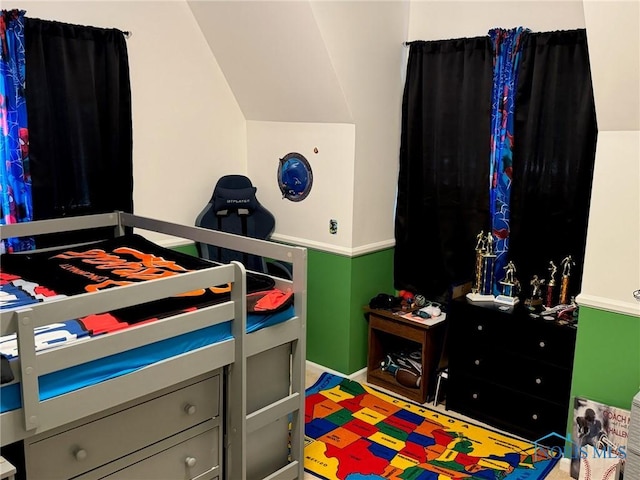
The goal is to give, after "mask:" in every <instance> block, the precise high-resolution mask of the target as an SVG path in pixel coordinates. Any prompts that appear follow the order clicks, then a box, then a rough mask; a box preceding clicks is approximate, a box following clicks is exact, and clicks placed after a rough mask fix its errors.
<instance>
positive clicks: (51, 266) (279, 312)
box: [0, 234, 294, 412]
mask: <svg viewBox="0 0 640 480" xmlns="http://www.w3.org/2000/svg"><path fill="white" fill-rule="evenodd" d="M0 264H1V265H2V271H0V310H3V311H6V310H13V309H16V308H19V307H22V306H25V305H29V304H35V303H40V302H46V301H49V300H52V299H60V298H62V297H68V296H71V295H74V294H78V293H86V292H91V291H98V290H102V289H105V288H113V287H115V286H121V285H126V284H131V283H137V282H140V281H145V280H152V279H156V278H166V277H167V276H172V275H179V274H181V273H184V272H190V271H194V270H199V269H204V268H211V267H213V266H214V265H213V264H212V263H211V262H209V261H206V260H202V259H199V258H196V257H192V256H189V255H185V254H182V253H179V252H175V251H173V250H169V249H166V248H163V247H160V246H158V245H156V244H154V243H152V242H149V241H148V240H146V239H144V238H143V237H141V236H139V235H135V234H129V235H125V236H123V237H118V238H116V239H112V240H106V241H102V242H95V243H92V244H89V245H85V246H80V247H71V248H64V249H60V250H55V251H48V252H40V253H27V254H14V255H2V257H1V258H0ZM246 280H247V281H246V287H247V293H248V294H253V295H256V294H257V295H259V294H260V293H259V292H272V293H273V286H274V281H273V279H272V278H271V277H268V276H266V275H261V274H254V273H252V272H247V279H246ZM229 298H230V286H227V285H219V286H212V287H211V288H209V289H202V291H198V292H188V294H181V295H176V296H173V297H170V298H165V299H161V300H157V301H154V302H149V303H145V304H142V305H136V306H133V307H128V308H121V309H117V310H113V311H111V312H104V313H101V314H96V315H90V316H88V317H83V318H78V319H69V320H68V321H65V322H61V323H59V324H55V325H47V326H44V327H41V328H39V329H37V330H36V339H35V342H36V351H42V350H45V349H48V348H53V347H57V346H60V345H62V344H68V343H71V342H78V341H85V340H87V339H89V338H91V337H93V336H96V335H104V334H108V333H110V332H113V331H118V330H122V329H126V328H128V327H130V326H132V325H140V324H141V323H145V322H151V321H154V320H156V319H158V318H165V317H168V316H170V315H173V314H176V313H181V312H184V311H188V310H192V309H197V308H201V307H204V306H208V305H213V304H216V303H220V302H224V301H227V300H228V299H229ZM270 298H273V296H271V297H270ZM282 298H284V299H286V300H287V302H286V303H285V304H282V305H280V306H279V307H278V308H270V309H268V310H267V311H260V312H255V313H251V311H250V312H249V313H248V314H247V333H252V332H255V331H257V330H259V329H261V328H265V327H268V326H271V325H275V324H277V323H280V322H284V321H286V320H288V319H290V318H292V317H293V316H294V310H293V306H292V297H291V296H290V295H283V296H282ZM253 303H254V304H255V302H253ZM230 338H232V335H231V322H225V323H221V324H217V325H214V326H211V327H206V328H203V329H200V330H196V331H193V332H189V333H186V334H183V335H179V336H176V337H172V338H169V339H166V340H162V341H159V342H155V343H151V344H148V345H144V346H142V347H139V348H136V349H133V350H128V351H124V352H119V353H117V354H114V355H111V356H108V357H104V358H101V359H97V360H94V361H91V362H88V363H84V364H81V365H75V366H73V367H70V368H67V369H64V370H61V371H58V372H52V373H50V374H47V375H43V376H41V377H39V379H38V381H39V391H40V400H41V401H42V400H47V399H49V398H53V397H55V396H58V395H62V394H64V393H68V392H72V391H74V390H78V389H80V388H83V387H86V386H89V385H93V384H96V383H99V382H103V381H105V380H109V379H112V378H115V377H118V376H120V375H125V374H127V373H130V372H133V371H135V370H138V369H141V368H144V367H145V366H148V365H151V364H153V363H156V362H160V361H163V360H166V359H168V358H171V357H173V356H176V355H180V354H184V353H186V352H189V351H193V350H195V349H199V348H203V347H206V346H208V345H212V344H214V343H217V342H222V341H224V340H228V339H230ZM0 352H1V353H2V355H3V357H5V359H8V360H9V365H11V363H12V361H13V360H14V359H15V358H16V357H17V353H18V352H17V342H16V338H15V335H10V336H8V337H2V338H0ZM20 402H21V395H20V385H19V384H18V383H9V384H6V385H3V386H2V389H1V390H0V412H6V411H10V410H14V409H17V408H20V406H21V403H20Z"/></svg>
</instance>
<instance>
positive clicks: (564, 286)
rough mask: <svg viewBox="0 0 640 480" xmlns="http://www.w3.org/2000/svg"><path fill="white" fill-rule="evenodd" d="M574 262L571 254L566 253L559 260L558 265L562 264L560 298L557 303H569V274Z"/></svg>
mask: <svg viewBox="0 0 640 480" xmlns="http://www.w3.org/2000/svg"><path fill="white" fill-rule="evenodd" d="M575 264H576V263H575V262H574V261H573V259H572V258H571V255H567V256H566V257H564V258H563V259H562V262H560V265H562V283H561V284H560V298H559V300H558V303H560V304H561V305H568V304H569V276H570V275H571V267H572V266H574V265H575Z"/></svg>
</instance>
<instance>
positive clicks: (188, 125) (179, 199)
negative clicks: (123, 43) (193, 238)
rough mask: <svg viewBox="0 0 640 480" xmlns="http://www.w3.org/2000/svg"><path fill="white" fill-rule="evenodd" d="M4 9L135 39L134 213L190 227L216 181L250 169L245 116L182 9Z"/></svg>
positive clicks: (113, 5) (62, 5) (133, 4)
mask: <svg viewBox="0 0 640 480" xmlns="http://www.w3.org/2000/svg"><path fill="white" fill-rule="evenodd" d="M2 8H6V9H11V8H20V9H23V10H25V11H26V16H27V17H32V18H41V19H44V20H55V21H60V22H66V23H75V24H80V25H92V26H96V27H105V28H119V29H121V30H129V31H131V32H132V33H133V35H132V36H131V37H130V38H129V39H128V40H127V48H128V53H129V65H130V77H131V90H132V92H131V96H132V109H133V165H134V194H133V196H134V212H135V213H137V214H140V215H146V216H151V217H156V218H161V219H164V220H169V221H174V222H178V223H184V224H188V225H193V224H194V221H195V218H196V216H197V215H198V213H199V212H200V210H201V209H202V208H203V207H204V205H205V204H206V203H207V201H208V200H209V198H210V197H211V192H212V191H213V186H214V184H215V181H216V180H217V178H218V177H220V176H221V175H223V174H225V173H232V172H237V171H244V170H245V169H246V130H245V120H244V116H243V115H242V112H241V111H240V108H239V107H238V104H237V102H236V100H235V98H234V96H233V94H232V93H231V90H230V88H229V86H228V84H227V82H226V79H225V77H224V75H223V73H222V71H221V70H220V68H219V66H218V64H217V63H216V60H215V58H214V57H213V56H212V55H211V51H210V50H209V47H208V45H207V43H206V41H205V39H204V37H203V35H202V32H201V31H200V29H199V28H198V25H197V23H196V22H195V20H194V18H193V15H192V13H191V11H190V9H189V8H188V6H187V5H186V4H185V3H184V2H181V1H180V2H175V1H167V2H156V1H145V2H140V1H128V2H116V1H112V2H110V1H91V2H58V1H46V2H35V1H19V2H16V1H11V0H9V1H7V0H4V1H3V2H2ZM29 88H37V85H29ZM153 238H154V239H158V240H159V239H160V237H153Z"/></svg>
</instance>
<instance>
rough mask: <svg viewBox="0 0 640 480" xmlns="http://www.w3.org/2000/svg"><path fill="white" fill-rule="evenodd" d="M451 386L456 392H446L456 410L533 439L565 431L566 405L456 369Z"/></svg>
mask: <svg viewBox="0 0 640 480" xmlns="http://www.w3.org/2000/svg"><path fill="white" fill-rule="evenodd" d="M448 388H451V390H452V393H453V394H454V395H452V396H449V395H447V408H448V409H450V410H453V411H455V412H458V413H462V414H464V415H467V416H470V417H472V418H474V419H476V420H478V421H481V422H484V423H487V424H489V425H492V426H494V427H496V428H499V429H502V430H506V431H509V432H511V433H514V434H516V435H519V436H521V437H524V438H526V439H527V440H531V441H535V440H537V439H539V438H542V437H544V436H545V435H547V434H549V433H552V432H555V433H558V434H559V435H564V434H565V431H566V427H567V415H568V410H567V408H568V407H567V406H564V405H559V404H557V403H551V402H546V401H543V400H541V399H539V398H536V397H532V396H530V395H526V394H524V393H522V392H517V391H515V390H511V389H509V388H504V387H502V386H499V385H495V384H492V383H489V382H486V381H483V380H481V379H477V378H473V377H469V376H466V375H455V376H454V375H453V372H451V375H450V376H449V386H448Z"/></svg>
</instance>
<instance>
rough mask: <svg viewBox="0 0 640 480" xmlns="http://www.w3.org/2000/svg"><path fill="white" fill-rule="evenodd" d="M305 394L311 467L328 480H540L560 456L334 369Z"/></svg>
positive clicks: (306, 462) (308, 464)
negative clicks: (370, 384) (351, 377)
mask: <svg viewBox="0 0 640 480" xmlns="http://www.w3.org/2000/svg"><path fill="white" fill-rule="evenodd" d="M305 400H306V409H305V447H304V466H305V470H307V471H308V472H311V473H312V474H314V475H316V476H318V477H320V478H324V479H327V480H377V479H394V480H449V479H452V480H542V479H544V478H545V477H546V476H547V474H548V473H549V472H550V471H551V469H552V468H553V467H554V465H555V464H556V462H557V461H558V460H559V458H558V457H555V458H551V457H549V456H548V454H547V449H545V448H540V449H537V448H536V445H535V444H533V443H530V442H526V441H521V440H518V439H516V438H512V437H509V436H506V435H504V434H500V433H497V432H494V431H492V430H487V429H485V428H482V427H479V426H476V425H473V424H470V423H468V422H464V421H461V420H457V419H455V418H452V417H449V416H448V415H444V414H442V413H440V412H437V411H434V410H429V409H427V408H425V407H424V406H422V405H416V404H414V403H411V402H407V401H406V400H401V399H398V398H395V397H392V396H390V395H386V394H384V393H381V392H379V391H377V390H374V389H372V388H370V387H368V386H365V385H361V384H359V383H358V382H355V381H353V380H349V379H346V378H344V377H340V376H337V375H333V374H330V373H323V374H322V375H321V376H320V378H319V379H318V381H317V382H316V383H315V385H313V386H312V387H309V388H308V389H307V390H306V398H305Z"/></svg>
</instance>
